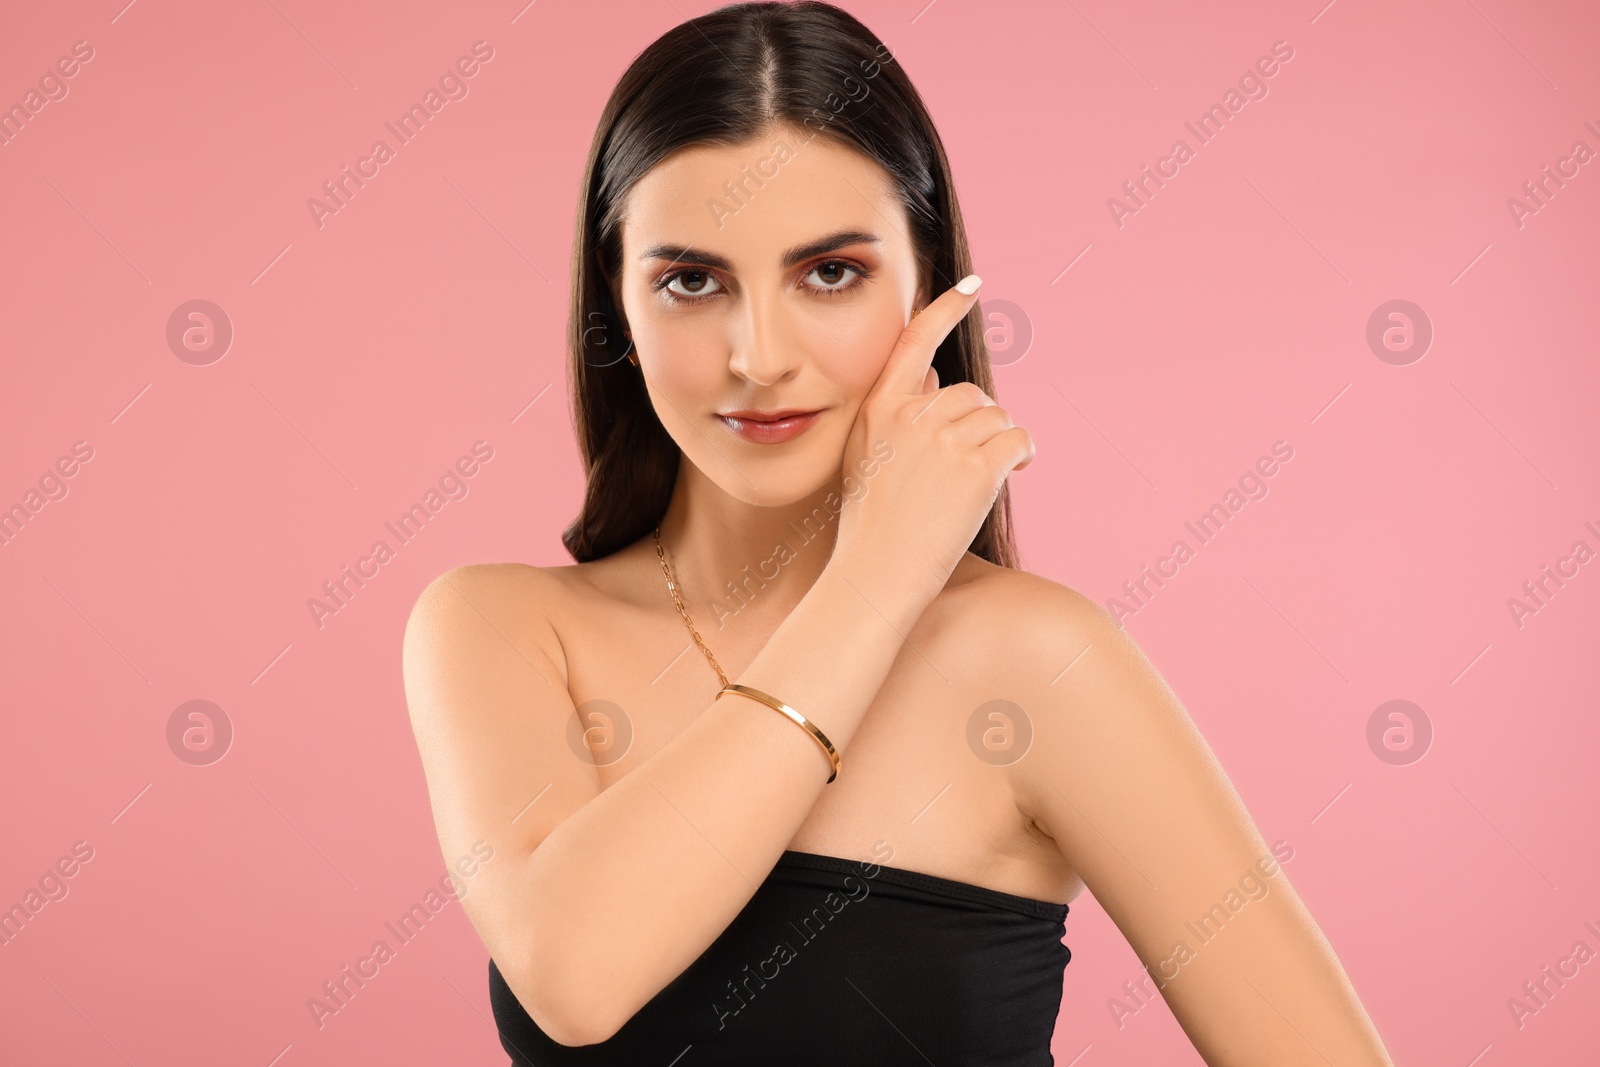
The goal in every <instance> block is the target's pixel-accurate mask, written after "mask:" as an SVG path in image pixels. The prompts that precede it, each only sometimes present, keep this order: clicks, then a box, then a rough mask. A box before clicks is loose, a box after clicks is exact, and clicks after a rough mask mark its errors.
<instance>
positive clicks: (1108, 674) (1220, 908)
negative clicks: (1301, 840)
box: [1008, 576, 1392, 1067]
mask: <svg viewBox="0 0 1600 1067" xmlns="http://www.w3.org/2000/svg"><path fill="white" fill-rule="evenodd" d="M1027 578H1029V579H1031V582H1030V583H1028V585H1027V589H1026V591H1025V592H1024V593H1023V594H1022V595H1019V598H1018V605H1017V610H1016V611H1015V612H1014V613H1013V614H1014V616H1015V617H1016V618H1019V619H1022V620H1025V623H1024V625H1023V626H1021V627H1018V632H1017V633H1016V634H1015V635H1013V636H1014V637H1015V638H1016V640H1014V641H1013V643H1012V645H1011V649H1010V651H1009V653H1008V656H1009V657H1010V658H1011V659H1012V661H1013V662H1015V657H1016V656H1018V655H1021V656H1022V657H1023V661H1022V662H1024V663H1029V664H1032V665H1033V666H1034V667H1035V668H1036V669H1033V670H1020V671H1017V672H1015V676H1016V681H1015V688H1014V689H1013V691H1012V692H1011V693H1010V694H1008V698H1009V699H1011V700H1014V701H1015V702H1017V703H1018V704H1020V705H1022V707H1023V708H1024V709H1026V711H1027V712H1028V714H1029V717H1030V719H1031V720H1032V723H1033V726H1034V740H1033V746H1032V748H1030V749H1029V751H1028V753H1027V754H1026V755H1025V756H1024V757H1023V758H1022V759H1021V760H1019V761H1018V762H1017V763H1016V764H1015V765H1014V771H1015V774H1016V778H1015V779H1014V780H1015V782H1016V785H1017V789H1018V795H1019V798H1020V799H1021V801H1022V803H1023V805H1024V809H1025V810H1027V811H1028V813H1029V814H1030V815H1031V816H1032V817H1033V818H1034V820H1035V821H1036V822H1037V823H1038V824H1039V825H1040V826H1041V827H1042V828H1043V829H1044V830H1045V832H1046V833H1048V834H1049V835H1050V836H1051V837H1053V838H1054V839H1055V841H1056V843H1057V845H1058V846H1059V848H1060V850H1061V852H1062V854H1063V855H1064V856H1065V857H1066V858H1067V860H1068V861H1069V862H1070V863H1071V864H1072V865H1073V867H1074V868H1075V869H1076V870H1077V872H1078V874H1079V875H1080V877H1082V878H1083V881H1084V884H1085V885H1086V886H1087V887H1088V888H1089V891H1090V892H1092V893H1093V894H1094V896H1095V899H1096V900H1097V901H1099V902H1100V904H1101V905H1102V906H1103V907H1104V908H1105V909H1106V912H1107V913H1108V914H1109V915H1110V916H1111V918H1112V920H1113V921H1114V922H1115V923H1116V924H1117V927H1118V928H1119V929H1120V930H1121V931H1122V933H1123V936H1125V937H1126V938H1127V939H1128V943H1129V944H1130V945H1131V946H1132V947H1133V950H1134V952H1135V953H1137V954H1138V956H1139V959H1140V961H1141V962H1142V963H1143V964H1144V965H1145V968H1146V970H1147V971H1148V972H1149V974H1150V977H1151V979H1152V983H1151V984H1152V985H1153V986H1154V987H1155V988H1158V989H1159V990H1160V992H1161V995H1162V996H1163V997H1164V998H1165V999H1166V1002H1167V1004H1168V1006H1169V1007H1170V1008H1171V1009H1172V1013H1173V1015H1174V1016H1176V1017H1177V1020H1178V1023H1179V1025H1181V1026H1182V1027H1183V1030H1184V1032H1185V1033H1186V1034H1188V1036H1189V1040H1190V1041H1191V1042H1193V1044H1194V1047H1195V1049H1196V1050H1197V1051H1198V1052H1199V1053H1200V1055H1201V1056H1202V1057H1204V1059H1205V1062H1206V1063H1207V1064H1210V1065H1212V1067H1288V1065H1300V1064H1304V1065H1307V1067H1310V1065H1317V1067H1326V1065H1327V1064H1328V1063H1337V1064H1341V1065H1348V1067H1392V1063H1391V1060H1390V1059H1389V1056H1388V1053H1387V1052H1386V1051H1385V1050H1384V1047H1383V1042H1382V1040H1381V1039H1380V1038H1379V1036H1378V1032H1377V1030H1376V1029H1375V1028H1374V1026H1373V1024H1372V1020H1371V1019H1370V1018H1369V1017H1368V1015H1367V1013H1366V1011H1365V1009H1364V1008H1363V1007H1362V1005H1361V1001H1360V1000H1359V999H1358V998H1357V996H1356V992H1355V989H1354V988H1353V987H1352V986H1351V983H1350V980H1349V978H1348V977H1347V976H1346V974H1345V972H1344V969H1343V968H1342V967H1341V965H1340V963H1339V959H1338V957H1337V956H1336V955H1335V954H1334V951H1333V948H1332V946H1330V945H1329V943H1328V941H1327V939H1326V938H1325V937H1324V936H1323V934H1322V931H1321V930H1320V929H1319V928H1318V927H1317V924H1316V922H1315V920H1313V919H1312V917H1311V914H1310V912H1308V911H1307V910H1306V907H1305V905H1304V903H1303V902H1302V901H1301V899H1300V897H1299V895H1298V894H1296V893H1295V890H1294V887H1293V886H1291V885H1290V884H1289V880H1288V876H1287V875H1285V874H1284V872H1283V870H1282V868H1281V867H1279V866H1278V864H1277V862H1276V859H1275V857H1274V856H1273V854H1272V852H1271V851H1270V850H1269V849H1268V847H1267V845H1266V842H1265V841H1264V840H1263V839H1262V836H1261V834H1260V832H1259V831H1258V830H1257V829H1256V826H1255V824H1254V822H1253V821H1252V820H1251V818H1250V814H1249V812H1248V811H1246V810H1245V807H1244V804H1243V802H1242V801H1241V800H1240V798H1239V795H1238V793H1237V792H1236V791H1235V790H1234V788H1233V785H1232V784H1231V783H1230V782H1229V781H1228V778H1227V775H1226V774H1225V773H1224V772H1223V769H1222V767H1221V766H1220V765H1219V764H1218V762H1217V760H1216V757H1215V756H1214V755H1213V754H1212V752H1211V749H1210V747H1209V746H1208V745H1207V744H1206V742H1205V740H1204V738H1202V737H1201V736H1200V733H1199V731H1198V730H1197V729H1196V728H1195V726H1194V723H1193V722H1192V721H1191V720H1190V718H1189V716H1188V713H1187V712H1185V710H1184V708H1183V706H1182V705H1181V704H1180V703H1179V702H1178V699H1177V697H1176V696H1175V695H1174V694H1173V693H1172V691H1171V689H1170V688H1169V687H1168V686H1167V685H1166V683H1165V682H1164V681H1163V680H1162V679H1161V677H1160V675H1159V674H1157V672H1156V670H1155V668H1154V667H1152V666H1151V664H1150V662H1149V661H1148V660H1147V659H1146V658H1145V656H1144V654H1143V653H1142V652H1141V651H1140V650H1139V648H1138V646H1137V645H1136V644H1135V643H1134V641H1133V639H1132V638H1131V637H1129V636H1128V634H1127V633H1126V632H1125V631H1124V630H1122V629H1121V628H1120V627H1119V626H1118V625H1117V624H1116V622H1115V621H1114V620H1113V619H1112V618H1111V616H1110V615H1108V614H1107V613H1106V612H1105V611H1104V610H1102V609H1101V608H1100V607H1099V605H1097V604H1095V603H1093V602H1092V601H1089V600H1087V599H1086V598H1084V597H1082V596H1080V595H1079V594H1077V593H1076V592H1073V591H1072V590H1070V589H1067V588H1065V587H1063V586H1060V585H1057V584H1055V583H1053V582H1049V581H1048V580H1046V579H1040V578H1037V577H1034V576H1027ZM1020 587H1021V583H1019V588H1020ZM1068 663H1070V664H1071V666H1070V667H1069V668H1068V669H1066V670H1064V671H1063V667H1066V666H1067V664H1068ZM1052 679H1056V680H1054V681H1052Z"/></svg>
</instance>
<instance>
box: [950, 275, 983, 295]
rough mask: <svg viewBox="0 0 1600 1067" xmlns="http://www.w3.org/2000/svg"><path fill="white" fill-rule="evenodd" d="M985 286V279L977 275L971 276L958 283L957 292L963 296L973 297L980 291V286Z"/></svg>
mask: <svg viewBox="0 0 1600 1067" xmlns="http://www.w3.org/2000/svg"><path fill="white" fill-rule="evenodd" d="M982 284H983V279H982V278H980V277H978V276H977V275H976V274H969V275H967V276H966V277H965V278H962V279H961V280H960V281H959V282H956V292H958V293H960V294H961V295H962V296H971V295H972V294H973V293H976V292H977V291H978V286H980V285H982Z"/></svg>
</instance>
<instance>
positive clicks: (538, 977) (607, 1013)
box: [502, 964, 627, 1047]
mask: <svg viewBox="0 0 1600 1067" xmlns="http://www.w3.org/2000/svg"><path fill="white" fill-rule="evenodd" d="M513 972H514V973H506V972H505V970H504V968H502V974H503V975H504V977H505V980H506V985H508V986H510V987H511V992H512V993H513V994H515V995H516V998H517V1001H518V1002H519V1003H520V1004H521V1005H522V1009H523V1010H524V1011H525V1012H527V1013H528V1018H530V1019H532V1020H533V1022H534V1025H536V1026H537V1027H538V1028H539V1029H540V1030H542V1031H543V1032H544V1034H545V1036H546V1037H548V1038H550V1040H552V1041H554V1042H555V1043H556V1044H558V1045H566V1046H568V1047H576V1046H579V1045H596V1044H599V1043H600V1042H602V1041H605V1040H607V1039H608V1038H610V1037H612V1036H613V1035H614V1034H616V1032H617V1031H618V1030H620V1029H622V1024H623V1023H625V1022H627V1018H625V1017H622V1016H620V1015H619V1012H618V1011H617V1010H616V1009H615V1006H614V1004H613V1000H614V998H612V997H607V996H603V995H599V994H596V993H594V992H592V991H590V990H589V989H587V988H585V986H584V984H583V983H582V982H581V981H579V980H578V979H577V976H576V975H575V974H574V973H573V969H572V968H567V967H561V966H545V967H540V966H536V965H533V964H528V965H525V966H523V967H521V968H513Z"/></svg>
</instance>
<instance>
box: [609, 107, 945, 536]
mask: <svg viewBox="0 0 1600 1067" xmlns="http://www.w3.org/2000/svg"><path fill="white" fill-rule="evenodd" d="M805 138H806V133H805V132H797V131H794V130H793V129H789V128H785V129H783V130H781V131H779V130H774V131H773V132H770V133H766V134H762V135H760V136H758V137H756V138H753V139H751V140H750V141H749V142H747V143H745V144H742V145H739V146H736V147H731V148H727V147H720V146H696V147H692V148H686V149H684V150H682V151H680V152H677V153H674V154H673V155H671V156H669V157H668V158H667V159H665V160H663V161H662V162H661V163H660V164H658V165H657V166H655V167H654V168H652V169H651V170H650V171H649V172H648V173H647V174H646V175H645V176H644V177H643V178H641V179H640V180H639V181H638V182H637V183H636V184H635V185H634V187H633V189H632V190H631V192H630V193H629V196H628V201H627V204H626V215H625V220H624V222H623V224H622V275H621V278H620V279H619V280H618V281H617V287H616V295H617V298H618V300H619V302H620V304H621V307H622V309H623V314H624V316H625V318H626V320H627V325H628V327H629V329H630V330H631V331H632V337H633V344H634V350H635V352H636V353H637V355H638V359H639V367H638V368H637V369H636V368H634V367H632V366H631V365H629V364H627V363H620V364H618V365H617V366H618V370H619V372H620V373H643V374H644V379H645V385H646V387H647V389H648V390H649V393H650V400H651V403H652V404H654V406H655V410H656V413H657V415H658V416H659V417H660V419H661V423H662V425H663V426H665V427H666V429H667V432H668V433H670V434H671V435H672V437H673V439H674V440H675V441H676V442H677V443H678V446H679V447H680V448H681V449H682V450H683V454H684V456H685V457H686V458H687V459H688V460H689V461H690V462H691V463H693V464H694V466H695V467H696V468H698V470H699V471H701V472H703V473H704V475H705V476H706V477H707V478H709V479H710V480H711V481H713V482H715V483H716V484H717V485H718V486H719V487H720V488H721V489H722V490H724V491H725V492H727V493H728V494H730V495H731V496H733V497H735V498H737V499H739V500H742V501H744V502H746V503H750V504H755V505H759V506H764V507H772V506H778V505H783V504H788V503H792V502H794V501H796V500H799V499H801V498H803V497H805V496H807V495H809V494H811V493H814V492H815V491H816V490H817V489H819V488H820V487H822V486H823V485H825V484H826V483H827V482H828V481H829V480H830V479H832V478H835V477H837V476H838V475H839V473H840V464H841V461H842V459H843V455H844V447H845V442H846V439H847V438H848V436H849V433H850V428H851V426H852V425H853V424H854V422H855V417H856V411H857V410H858V409H859V408H860V406H861V402H862V401H863V400H864V399H865V398H866V396H867V394H868V392H870V391H871V389H872V386H873V384H874V383H875V382H876V381H877V378H878V374H879V372H880V371H881V370H882V369H883V365H884V363H885V362H886V361H887V359H888V357H889V351H890V349H891V348H893V347H894V344H895V341H896V340H897V339H898V338H899V336H900V333H901V331H902V330H903V329H904V328H905V325H906V323H907V322H908V321H909V319H910V317H911V309H912V308H913V307H921V306H923V305H924V304H926V303H927V294H926V293H925V292H919V291H918V269H917V262H916V256H915V253H914V251H913V248H912V243H911V235H910V232H909V230H908V228H907V223H906V218H905V210H904V208H903V207H902V206H901V204H900V203H899V201H898V199H897V198H896V197H895V195H894V191H893V185H892V182H891V179H890V177H889V175H888V174H887V172H885V171H884V170H883V169H882V168H881V167H880V166H878V164H876V163H875V162H873V161H872V160H870V159H868V158H867V157H865V156H863V155H861V154H860V153H858V152H856V151H854V150H853V149H850V148H847V147H841V146H839V145H837V144H833V143H830V142H829V141H827V140H825V139H823V138H820V137H818V138H815V139H813V140H810V141H809V142H807V141H806V140H805ZM739 411H751V412H756V413H759V414H762V415H766V416H769V417H770V416H771V415H773V414H774V413H778V412H788V411H800V412H813V411H814V412H818V413H819V414H817V415H816V416H815V417H813V418H811V419H810V420H808V421H806V420H803V421H804V422H805V428H804V429H803V430H801V431H800V432H799V433H798V434H792V435H791V436H788V437H787V439H782V440H773V438H774V437H781V436H782V432H781V431H782V427H781V426H780V427H778V428H776V429H777V430H778V431H779V432H777V433H774V432H773V431H772V430H766V429H763V428H762V427H760V426H758V425H754V423H756V422H757V421H759V420H756V419H752V418H746V419H743V420H738V419H730V418H728V417H725V416H730V415H731V414H732V413H734V412H739Z"/></svg>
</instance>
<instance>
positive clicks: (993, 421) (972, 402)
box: [830, 275, 1034, 606]
mask: <svg viewBox="0 0 1600 1067" xmlns="http://www.w3.org/2000/svg"><path fill="white" fill-rule="evenodd" d="M965 281H968V282H970V283H971V285H972V292H971V293H963V292H962V291H961V290H960V289H959V288H950V289H947V290H945V291H944V292H943V293H942V294H940V296H939V297H938V298H937V299H935V300H934V301H933V302H932V303H930V304H929V305H928V306H927V307H926V308H924V309H923V311H922V313H921V314H919V315H917V316H916V317H915V318H913V319H912V320H911V322H910V324H909V325H907V326H906V328H905V331H904V332H903V333H901V335H900V340H899V341H898V342H897V343H896V344H895V348H894V351H893V352H892V353H890V355H889V361H888V362H887V363H886V364H884V368H883V371H882V373H881V374H879V376H878V380H877V382H876V383H875V384H874V385H873V387H872V391H871V392H870V393H869V394H868V395H867V398H866V400H865V401H863V402H862V405H861V410H860V411H859V412H858V413H857V415H856V421H855V425H854V426H853V427H852V428H851V431H850V437H849V439H848V441H847V443H846V445H845V453H844V464H843V471H844V474H845V476H846V477H848V478H851V479H854V480H855V481H864V482H865V483H866V488H865V491H864V492H862V493H861V494H860V495H859V496H858V497H857V498H855V499H850V498H849V497H848V496H847V497H846V500H845V504H844V507H843V509H842V511H841V514H840V518H839V538H838V541H837V543H836V545H835V547H834V552H833V557H832V558H831V560H830V566H832V565H834V563H835V562H837V563H838V565H839V566H840V567H842V568H843V569H844V570H845V571H847V572H848V573H849V574H851V575H863V576H871V578H872V582H873V584H874V586H876V587H877V588H879V589H886V590H887V589H892V590H894V591H895V595H896V596H905V597H909V598H911V599H912V601H913V602H914V603H917V604H919V605H921V606H926V605H927V604H928V603H929V602H931V601H932V600H933V598H934V597H935V596H937V595H938V594H939V591H940V590H941V589H943V588H944V584H945V582H946V581H948V580H949V577H950V574H951V572H952V571H954V570H955V566H956V564H957V563H958V562H960V560H961V556H962V554H963V553H965V552H966V550H967V547H968V546H969V545H971V544H972V539H973V538H974V537H975V536H977V533H978V529H979V527H981V526H982V525H983V521H984V518H985V517H986V516H987V515H988V514H989V509H990V508H991V507H992V506H993V505H994V501H995V497H996V496H998V495H999V493H1000V487H1001V485H1003V484H1004V482H1005V479H1006V475H1008V474H1009V473H1010V472H1011V471H1012V470H1013V469H1016V470H1020V469H1022V468H1023V467H1026V466H1027V465H1028V464H1029V463H1030V462H1032V461H1033V454H1034V448H1033V438H1031V437H1030V436H1029V435H1028V431H1027V430H1024V429H1023V428H1022V427H1020V426H1015V425H1013V424H1012V422H1011V417H1010V416H1009V415H1008V414H1007V413H1006V410H1005V408H1003V407H1001V406H1000V405H999V404H997V403H995V402H994V400H993V399H991V398H990V397H989V396H988V395H987V394H986V393H984V391H983V390H982V389H980V388H978V387H977V386H976V385H974V384H973V383H971V382H957V383H955V384H954V385H948V386H945V387H944V388H942V389H941V388H939V375H938V372H936V371H935V370H934V369H933V367H932V366H931V364H932V362H933V354H934V352H935V351H936V350H937V349H938V347H939V344H940V342H942V341H943V340H944V339H945V337H946V336H948V335H949V333H950V331H951V330H952V329H954V328H955V325H956V323H958V322H960V321H961V320H962V319H963V318H964V317H965V316H966V314H967V312H968V311H970V310H971V309H972V305H973V304H974V303H975V302H976V300H977V287H978V285H979V284H981V282H980V279H979V278H978V277H977V276H976V275H969V277H968V278H967V279H965ZM960 284H961V283H959V282H958V283H957V285H960ZM874 464H876V468H874V466H873V465H874ZM852 484H853V483H852ZM849 491H850V487H849V486H847V487H846V492H847V493H848V492H849Z"/></svg>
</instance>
